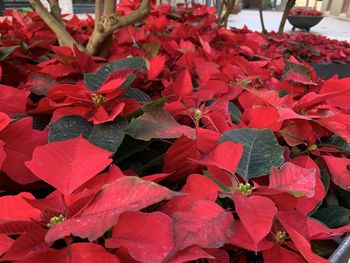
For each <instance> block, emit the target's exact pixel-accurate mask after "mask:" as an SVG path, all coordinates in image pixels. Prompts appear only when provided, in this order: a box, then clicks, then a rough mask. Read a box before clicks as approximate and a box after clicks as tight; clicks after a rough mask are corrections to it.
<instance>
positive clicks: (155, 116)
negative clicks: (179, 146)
mask: <svg viewBox="0 0 350 263" xmlns="http://www.w3.org/2000/svg"><path fill="white" fill-rule="evenodd" d="M126 133H127V134H128V135H130V136H132V137H133V138H135V139H139V140H143V141H149V140H151V139H153V138H157V139H172V138H179V137H181V136H182V135H185V136H187V137H189V138H195V130H194V129H193V128H191V127H188V126H186V125H180V124H179V123H177V122H176V120H175V119H174V118H173V116H171V114H170V113H169V112H167V111H166V110H164V109H162V108H151V109H149V108H147V109H144V114H143V115H141V116H140V117H138V118H136V119H132V120H131V123H130V126H129V128H128V129H127V130H126Z"/></svg>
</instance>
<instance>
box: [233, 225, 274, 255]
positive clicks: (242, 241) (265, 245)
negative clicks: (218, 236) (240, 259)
mask: <svg viewBox="0 0 350 263" xmlns="http://www.w3.org/2000/svg"><path fill="white" fill-rule="evenodd" d="M229 243H230V244H232V245H234V246H237V247H240V248H244V249H247V250H256V251H262V250H267V249H270V248H271V247H272V246H273V245H274V243H272V242H271V241H268V240H267V239H263V240H262V241H261V242H259V243H258V245H257V247H256V245H255V244H254V240H253V238H252V237H251V235H250V234H249V233H248V231H247V229H246V228H245V227H244V225H243V224H242V222H241V221H236V222H235V233H234V234H233V236H232V237H231V239H230V242H229Z"/></svg>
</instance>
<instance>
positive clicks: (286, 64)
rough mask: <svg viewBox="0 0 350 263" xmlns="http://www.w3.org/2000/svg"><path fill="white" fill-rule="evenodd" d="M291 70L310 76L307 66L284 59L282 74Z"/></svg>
mask: <svg viewBox="0 0 350 263" xmlns="http://www.w3.org/2000/svg"><path fill="white" fill-rule="evenodd" d="M291 70H292V71H296V72H298V73H301V74H303V75H306V76H308V77H311V73H310V70H309V69H308V68H307V67H305V66H303V65H300V64H296V63H293V62H289V61H285V62H284V72H283V74H286V73H288V72H289V71H291Z"/></svg>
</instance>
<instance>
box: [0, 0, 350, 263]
mask: <svg viewBox="0 0 350 263" xmlns="http://www.w3.org/2000/svg"><path fill="white" fill-rule="evenodd" d="M122 3H123V5H124V7H125V6H128V3H129V2H122ZM130 6H132V7H133V5H132V4H130ZM12 14H13V18H12V19H5V20H3V21H2V22H1V23H0V30H1V42H0V43H1V45H2V47H1V50H0V51H1V52H0V55H1V56H0V60H1V67H0V69H1V70H0V79H1V84H0V95H1V98H2V100H1V104H0V168H1V175H0V186H1V191H2V197H0V200H1V201H0V241H1V242H0V257H1V258H0V259H1V260H2V261H10V262H13V261H18V262H50V261H52V262H57V261H58V262H61V261H64V262H66V261H72V262H101V259H102V258H103V260H104V261H106V262H152V263H153V262H189V261H197V262H203V260H205V261H206V262H220V263H221V262H252V261H253V262H260V261H261V260H264V262H277V261H278V262H280V261H284V262H329V260H328V259H327V258H328V257H329V256H330V255H331V254H332V253H333V251H334V250H335V249H336V248H337V246H338V245H339V243H338V242H339V240H341V239H342V237H343V235H344V234H345V233H346V232H348V231H349V230H350V220H349V216H350V204H349V196H350V193H349V185H350V180H349V178H350V159H349V154H350V145H349V143H350V115H349V110H350V107H349V103H348V101H349V98H350V79H338V78H337V77H336V76H335V77H333V78H332V79H330V80H327V81H324V80H322V79H320V78H319V77H318V76H317V75H316V74H315V72H314V70H313V69H312V68H311V67H310V66H309V65H308V64H306V63H305V62H304V61H300V60H297V59H296V58H295V57H294V56H291V57H289V58H287V59H286V58H284V57H283V56H282V55H281V53H280V52H278V51H275V49H273V48H272V47H269V44H271V43H270V42H269V40H268V39H267V38H265V37H264V36H262V35H261V34H259V33H256V32H250V31H248V30H245V29H244V30H235V29H226V28H223V27H220V26H219V25H218V24H217V18H216V16H215V14H214V12H213V9H212V8H208V7H205V6H200V5H196V6H193V7H191V8H186V7H181V8H180V9H179V10H178V11H176V10H173V9H172V8H171V7H170V6H169V5H160V6H159V7H157V8H154V9H152V10H151V14H150V16H149V17H148V18H147V19H146V20H145V22H144V23H143V24H142V25H139V26H128V27H126V28H122V29H120V30H119V31H117V32H116V33H115V39H114V42H113V48H112V49H111V50H112V52H111V56H110V57H109V58H108V59H101V58H98V57H93V56H90V55H87V54H86V53H83V52H81V51H80V50H79V49H78V48H77V47H76V46H73V47H72V48H68V47H58V46H57V45H56V44H57V39H56V37H55V35H53V34H49V33H48V32H50V31H49V30H48V28H47V27H46V26H45V24H43V23H42V22H41V20H40V19H39V17H38V16H37V15H36V14H35V13H28V14H26V15H24V14H22V13H19V12H16V11H12ZM67 24H68V25H69V27H68V30H71V31H72V32H76V38H77V41H85V40H86V39H87V37H88V36H89V34H91V27H90V26H91V25H92V24H93V20H92V18H89V19H88V20H80V19H79V18H77V17H73V18H72V20H70V21H68V22H67ZM73 35H74V34H73ZM84 39H85V40H84ZM274 41H277V40H276V39H275V40H274ZM271 42H272V41H271ZM276 260H277V261H276Z"/></svg>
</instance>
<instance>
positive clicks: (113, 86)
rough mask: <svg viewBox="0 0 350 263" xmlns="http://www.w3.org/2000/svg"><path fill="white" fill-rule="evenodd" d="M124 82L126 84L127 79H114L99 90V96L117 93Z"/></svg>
mask: <svg viewBox="0 0 350 263" xmlns="http://www.w3.org/2000/svg"><path fill="white" fill-rule="evenodd" d="M124 82H125V78H117V79H112V80H110V81H108V82H105V83H104V84H103V85H102V86H101V87H100V88H99V89H98V93H99V94H106V93H112V92H113V91H116V90H117V89H118V88H119V87H120V85H122V84H123V83H124ZM121 92H122V90H120V93H121ZM113 95H114V94H113ZM118 95H119V93H117V94H116V96H118Z"/></svg>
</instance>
